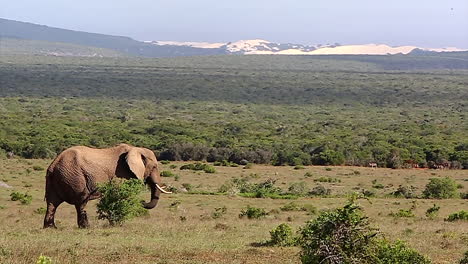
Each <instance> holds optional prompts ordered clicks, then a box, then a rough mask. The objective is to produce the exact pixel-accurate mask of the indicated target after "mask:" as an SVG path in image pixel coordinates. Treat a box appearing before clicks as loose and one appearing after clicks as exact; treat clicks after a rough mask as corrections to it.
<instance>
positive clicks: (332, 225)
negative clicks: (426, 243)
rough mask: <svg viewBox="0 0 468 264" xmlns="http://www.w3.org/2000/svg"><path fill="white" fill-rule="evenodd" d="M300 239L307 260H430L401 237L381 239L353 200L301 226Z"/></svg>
mask: <svg viewBox="0 0 468 264" xmlns="http://www.w3.org/2000/svg"><path fill="white" fill-rule="evenodd" d="M298 241H299V242H298V243H299V245H300V247H301V249H302V250H301V260H302V263H304V264H318V263H326V264H339V263H369V264H370V263H385V264H394V263H412V264H428V263H430V261H429V259H427V258H426V257H424V256H422V255H421V254H420V253H418V252H417V251H416V250H414V249H411V248H409V247H408V246H407V245H406V244H405V243H403V242H401V241H397V242H395V243H392V242H389V241H387V240H383V239H379V238H378V232H377V230H376V229H375V228H372V227H370V225H369V223H368V220H367V217H366V216H365V215H364V214H363V211H362V209H361V208H360V207H359V206H358V205H356V204H355V203H354V202H352V201H350V202H349V203H348V204H346V205H345V206H344V207H342V208H338V209H335V210H331V211H326V212H322V213H321V214H320V215H319V216H318V217H317V218H316V219H314V220H310V221H309V222H307V223H306V225H305V226H304V227H302V228H301V229H300V237H299V240H298Z"/></svg>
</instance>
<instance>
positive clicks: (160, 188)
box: [156, 184, 172, 194]
mask: <svg viewBox="0 0 468 264" xmlns="http://www.w3.org/2000/svg"><path fill="white" fill-rule="evenodd" d="M156 187H157V188H158V189H159V190H160V191H161V192H162V193H167V194H171V193H172V192H168V191H166V190H164V189H163V188H162V187H161V186H159V185H158V184H156Z"/></svg>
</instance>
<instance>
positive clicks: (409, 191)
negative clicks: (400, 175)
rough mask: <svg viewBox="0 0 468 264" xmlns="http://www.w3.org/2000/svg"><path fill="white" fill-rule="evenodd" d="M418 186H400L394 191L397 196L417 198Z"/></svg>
mask: <svg viewBox="0 0 468 264" xmlns="http://www.w3.org/2000/svg"><path fill="white" fill-rule="evenodd" d="M415 193H416V187H414V186H412V185H410V186H403V185H400V186H398V189H397V190H396V191H394V192H393V193H392V195H393V196H395V197H404V198H406V199H410V198H416V194H415Z"/></svg>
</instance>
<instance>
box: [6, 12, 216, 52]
mask: <svg viewBox="0 0 468 264" xmlns="http://www.w3.org/2000/svg"><path fill="white" fill-rule="evenodd" d="M0 38H1V39H5V38H9V39H11V38H12V39H25V40H39V41H48V42H54V43H70V44H76V45H81V46H89V47H97V48H104V49H112V50H115V51H118V52H122V53H125V54H128V55H133V56H142V57H174V56H193V55H214V54H222V53H223V51H222V50H218V49H212V50H206V49H200V48H192V47H185V46H165V47H160V46H157V45H151V44H148V43H144V42H141V41H137V40H134V39H132V38H129V37H123V36H112V35H105V34H98V33H88V32H82V31H74V30H68V29H61V28H54V27H48V26H43V25H37V24H33V23H27V22H20V21H14V20H8V19H2V18H0ZM0 41H1V40H0ZM1 45H2V44H1V42H0V46H1Z"/></svg>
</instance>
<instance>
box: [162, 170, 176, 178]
mask: <svg viewBox="0 0 468 264" xmlns="http://www.w3.org/2000/svg"><path fill="white" fill-rule="evenodd" d="M175 176H176V174H175V173H173V172H172V171H161V177H175Z"/></svg>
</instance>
